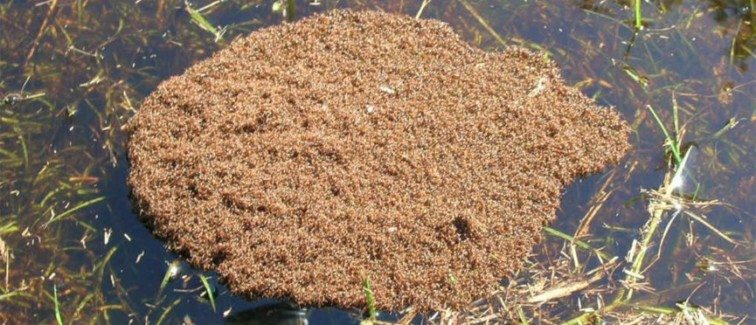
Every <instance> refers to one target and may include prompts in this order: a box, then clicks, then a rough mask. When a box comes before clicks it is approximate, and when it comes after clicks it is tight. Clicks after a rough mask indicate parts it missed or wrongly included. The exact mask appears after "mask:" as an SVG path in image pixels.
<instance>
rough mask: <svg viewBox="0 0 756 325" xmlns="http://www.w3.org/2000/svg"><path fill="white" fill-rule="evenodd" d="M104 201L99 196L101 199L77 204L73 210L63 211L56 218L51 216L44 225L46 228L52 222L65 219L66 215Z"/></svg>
mask: <svg viewBox="0 0 756 325" xmlns="http://www.w3.org/2000/svg"><path fill="white" fill-rule="evenodd" d="M104 200H105V197H104V196H101V197H98V198H95V199H91V200H89V201H86V202H84V203H81V204H79V205H77V206H75V207H73V208H71V209H68V210H66V211H64V212H63V213H61V214H59V215H57V216H53V217H52V218H50V220H49V221H48V222H47V224H46V225H47V226H49V225H50V224H51V223H53V222H55V221H58V220H60V219H63V218H65V217H66V216H68V215H70V214H72V213H74V212H76V211H79V210H81V209H84V208H86V207H89V206H91V205H94V204H96V203H100V202H102V201H104Z"/></svg>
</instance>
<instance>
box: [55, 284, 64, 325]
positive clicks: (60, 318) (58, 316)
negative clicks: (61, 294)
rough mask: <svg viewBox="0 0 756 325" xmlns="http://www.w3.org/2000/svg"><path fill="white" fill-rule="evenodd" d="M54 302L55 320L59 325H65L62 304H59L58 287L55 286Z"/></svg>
mask: <svg viewBox="0 0 756 325" xmlns="http://www.w3.org/2000/svg"><path fill="white" fill-rule="evenodd" d="M53 302H54V303H55V320H56V321H57V322H58V325H63V316H62V315H61V314H60V303H59V302H58V286H57V285H55V284H53Z"/></svg>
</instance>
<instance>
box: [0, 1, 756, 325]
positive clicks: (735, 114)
mask: <svg viewBox="0 0 756 325" xmlns="http://www.w3.org/2000/svg"><path fill="white" fill-rule="evenodd" d="M337 6H338V7H350V8H360V9H362V8H371V9H381V10H385V11H390V12H403V13H407V14H410V15H415V14H416V13H417V12H418V10H419V8H420V7H421V4H420V2H419V1H418V2H409V1H387V2H359V1H342V2H330V1H322V3H320V4H319V5H313V4H311V3H309V2H296V3H294V2H291V3H289V4H284V5H282V6H281V7H280V8H288V9H287V14H288V17H283V16H282V12H280V11H279V12H274V11H272V10H271V9H272V7H273V4H272V3H271V2H265V3H258V2H248V1H216V2H211V1H203V2H196V3H193V6H192V8H193V9H196V10H200V11H201V13H202V15H203V16H204V17H205V19H207V21H208V22H209V24H210V25H209V26H210V27H207V26H204V29H203V26H202V22H201V20H199V19H198V18H197V17H196V16H195V18H194V19H193V18H192V16H191V15H190V14H189V11H188V10H187V7H186V5H185V4H184V3H183V2H179V1H176V0H159V1H136V2H135V1H108V2H102V3H89V2H84V1H71V2H69V1H65V2H64V1H54V0H53V1H46V2H40V3H39V4H35V3H32V2H10V3H4V4H0V98H2V101H1V102H0V143H1V144H2V145H1V146H0V239H2V241H0V253H3V254H0V255H2V257H0V262H2V263H0V265H3V266H5V267H4V268H2V269H3V271H0V273H2V274H3V277H4V278H5V279H4V280H3V281H0V320H7V321H11V322H40V321H42V322H47V323H51V322H55V321H56V309H57V310H59V311H60V314H61V318H63V319H64V321H65V322H69V321H82V320H90V319H91V320H95V321H96V322H101V321H108V322H113V323H127V322H129V321H132V322H138V323H141V322H147V321H149V322H160V321H164V322H168V323H180V322H188V321H191V322H193V323H196V324H202V323H216V322H221V321H227V322H229V323H252V324H255V323H260V324H270V323H281V324H303V323H307V322H310V323H316V324H320V323H355V322H357V321H358V320H359V317H360V312H359V311H339V310H335V309H309V310H298V309H295V308H291V307H290V306H288V305H286V304H279V303H277V302H273V301H268V300H254V299H253V300H252V301H248V300H245V299H242V298H240V297H235V296H233V295H231V294H230V293H229V292H228V291H227V289H226V288H225V287H224V286H222V285H221V284H219V283H217V279H216V277H215V276H214V274H212V273H209V272H204V273H203V272H199V271H197V270H194V269H191V268H189V267H187V266H186V265H185V264H180V265H181V267H179V269H178V272H177V274H176V275H175V277H169V280H168V282H166V283H165V286H164V288H162V289H161V283H162V282H163V279H164V278H165V274H166V272H167V270H168V268H169V264H170V263H171V262H172V261H174V260H177V259H178V260H180V258H178V256H176V255H175V254H172V253H170V252H169V250H167V249H166V248H165V247H164V245H163V243H162V242H161V241H159V240H158V239H156V238H154V237H153V236H152V235H151V234H150V232H149V230H148V229H146V227H145V226H144V225H143V224H142V223H140V222H139V220H138V217H137V216H136V214H135V211H133V210H132V205H131V202H130V200H129V196H128V188H126V186H125V179H126V175H127V172H128V170H127V161H126V160H125V155H124V150H123V141H124V136H123V133H122V132H121V130H120V128H121V127H122V126H123V124H124V123H125V122H126V121H127V120H128V118H129V117H131V116H133V114H134V113H135V112H136V110H138V107H139V103H140V101H141V100H142V99H143V98H144V97H145V96H147V95H148V94H149V93H150V91H152V90H153V89H154V88H155V87H156V86H157V84H158V83H159V82H160V81H162V80H165V79H166V78H168V77H169V76H172V75H176V74H180V73H181V72H182V71H183V70H184V69H185V68H186V67H188V66H190V65H191V64H193V63H195V62H197V61H198V60H201V59H203V58H206V57H208V56H209V55H210V54H212V53H213V52H214V51H216V50H217V49H219V48H222V47H224V45H225V44H228V42H229V41H230V40H232V39H234V38H235V37H238V36H241V35H245V34H247V33H249V32H251V31H254V30H255V29H258V28H260V27H264V26H269V25H273V24H278V23H281V22H282V21H285V20H295V19H297V18H298V17H302V16H306V15H309V14H312V13H314V12H319V11H324V10H328V9H330V8H333V7H337ZM750 6H751V3H750V2H748V1H703V0H695V1H693V0H687V1H686V0H684V1H665V0H662V1H652V2H648V3H646V2H644V3H643V6H642V9H643V15H644V16H643V17H644V19H643V22H644V23H645V25H646V26H645V29H644V30H643V31H641V32H639V33H636V30H635V29H634V27H633V24H634V21H633V19H634V16H633V10H632V8H631V7H632V2H625V1H605V2H593V1H562V0H559V1H551V2H549V3H545V2H536V1H512V2H479V1H469V0H466V1H462V0H457V1H436V0H434V1H431V2H430V3H429V4H428V5H427V6H426V7H425V8H424V10H423V12H422V16H423V17H427V18H437V19H440V20H443V21H445V22H448V23H449V24H451V25H452V27H453V28H454V29H455V30H456V31H457V32H458V33H460V34H461V35H462V36H463V38H464V39H466V40H467V41H468V42H470V43H472V44H474V45H476V46H478V47H482V48H485V49H489V50H495V49H500V48H502V47H504V46H509V45H518V46H524V47H528V48H531V49H535V50H540V51H543V52H544V53H545V55H547V56H548V57H549V58H551V59H552V60H554V61H556V62H557V63H558V65H559V66H560V67H561V68H562V69H563V74H564V77H565V79H566V80H567V81H568V83H570V84H574V85H576V86H577V87H579V88H581V89H582V91H583V92H584V93H585V94H587V95H588V96H591V97H593V98H595V99H596V100H597V101H598V102H599V103H601V104H603V105H611V106H614V107H615V108H616V109H618V110H619V111H620V112H621V113H622V114H623V115H624V116H625V118H626V119H627V120H628V121H630V122H631V123H633V126H634V129H635V130H636V132H635V133H634V134H633V137H634V139H633V140H634V145H635V150H634V151H633V152H632V153H631V154H629V155H628V157H627V158H626V159H625V161H623V163H622V164H620V165H618V166H615V167H611V168H609V169H607V170H606V171H605V172H604V173H603V174H601V175H594V176H590V177H587V178H585V179H583V180H581V181H579V182H576V183H575V184H573V185H572V186H571V187H569V188H568V189H567V191H566V193H565V195H564V198H563V204H562V210H561V211H560V213H559V216H558V220H557V221H556V222H555V223H554V224H553V225H552V228H554V229H557V230H559V231H561V232H562V233H564V234H567V235H573V234H580V235H582V236H580V238H581V239H582V240H583V241H584V242H586V243H588V244H589V245H591V246H592V247H596V248H601V250H602V251H603V252H605V253H606V254H608V255H610V256H619V257H621V258H622V257H625V256H626V255H627V252H628V251H632V249H633V246H632V243H633V241H634V240H636V239H638V238H639V236H640V235H641V233H642V231H641V230H639V229H641V227H642V226H643V225H644V224H645V223H646V221H647V220H648V218H649V212H648V209H647V207H648V204H649V197H648V196H647V195H646V194H643V192H642V191H641V190H642V189H647V190H651V189H656V188H659V187H660V186H661V185H662V184H663V179H664V175H665V173H666V172H667V171H668V170H670V168H671V167H669V164H668V163H667V161H669V159H668V158H669V155H666V154H665V151H664V149H663V148H662V144H663V143H664V139H665V136H664V134H662V132H661V131H660V128H659V126H658V124H657V123H656V121H655V120H654V119H653V118H652V116H651V115H650V113H649V112H650V111H649V110H648V109H647V107H648V106H651V107H653V108H654V109H655V111H656V112H658V113H659V116H660V119H661V120H662V121H663V123H664V124H665V125H666V128H667V129H668V131H669V132H670V133H671V136H672V137H673V138H679V139H681V143H682V144H683V147H684V148H691V149H690V150H691V151H690V154H689V157H688V160H687V162H686V164H685V165H684V169H683V172H682V173H680V175H681V176H680V178H679V180H677V182H678V183H679V185H680V186H678V187H677V188H676V192H675V194H677V195H679V196H680V197H683V198H685V199H686V200H688V201H685V202H687V203H685V204H686V205H685V206H686V208H685V209H689V210H685V211H690V212H691V213H692V214H695V216H696V217H698V218H701V219H696V218H694V217H691V216H688V215H686V214H684V213H681V214H679V215H678V216H677V217H675V218H674V219H673V218H672V216H673V215H674V214H673V213H669V214H668V215H667V216H666V217H665V218H664V219H663V220H662V223H661V224H660V228H659V234H658V235H657V236H656V237H655V239H656V240H655V241H654V242H655V243H659V239H660V238H659V237H663V238H664V240H663V245H662V247H661V249H660V248H659V247H656V246H654V247H652V248H651V249H650V250H649V253H648V254H649V256H650V260H653V264H651V266H650V267H649V268H648V269H644V270H643V271H644V275H645V279H644V280H645V281H644V282H645V286H646V287H648V288H653V289H654V290H655V291H656V292H657V294H658V296H657V298H656V299H652V298H650V297H654V296H653V295H648V294H643V293H642V290H641V291H640V292H641V293H637V294H636V295H635V297H637V299H638V300H637V301H635V302H637V303H638V304H645V303H649V304H654V305H655V306H662V307H665V308H672V307H675V303H676V302H678V301H680V300H686V299H690V301H692V302H693V303H695V304H697V305H700V306H703V307H707V308H710V309H717V310H720V311H721V312H723V313H726V314H728V315H735V316H737V317H746V319H747V321H753V317H754V316H756V315H755V314H754V310H753V308H752V304H751V303H750V301H752V299H753V296H754V293H753V288H751V284H752V283H753V277H752V275H751V273H753V272H750V270H751V269H752V268H753V267H754V264H753V261H751V260H752V257H753V256H754V254H753V253H754V252H753V249H752V243H753V239H752V238H753V237H752V236H753V235H752V233H753V224H754V223H753V221H752V220H753V216H754V213H756V211H754V206H753V205H752V204H750V200H751V198H752V196H753V188H754V183H756V178H754V170H753V168H754V167H753V166H756V164H755V163H754V162H755V161H754V155H753V154H752V152H753V148H754V143H753V140H754V138H755V137H754V135H756V134H755V133H754V123H753V122H754V118H753V114H754V111H753V108H754V107H755V105H754V104H755V103H754V97H753V95H752V94H754V93H756V78H754V77H756V75H755V74H754V72H753V71H752V65H753V64H754V62H755V60H754V54H753V51H754V43H755V42H756V41H754V36H753V28H754V27H753V25H752V21H751V20H752V17H753V8H751V7H750ZM220 31H224V32H223V34H222V39H219V41H218V42H216V41H215V39H216V38H217V37H216V36H217V35H219V34H220ZM673 108H674V109H673ZM675 112H677V113H676V114H674V113H675ZM675 116H677V118H675ZM675 121H677V122H675ZM687 144H695V145H694V146H687ZM686 146H687V147H686ZM678 183H675V184H678ZM714 200H716V201H718V203H717V204H710V205H706V204H703V203H702V202H710V201H714ZM701 220H703V222H702V221H701ZM662 233H663V234H664V235H663V236H662V235H661V234H662ZM547 238H548V240H547V241H546V242H545V243H544V244H543V245H540V246H539V247H537V248H536V249H535V251H536V252H537V254H536V255H537V256H536V257H535V259H536V260H537V261H541V262H542V263H543V264H544V265H547V266H548V265H550V264H549V263H555V262H554V260H555V259H557V258H559V257H560V256H563V255H565V254H560V253H559V251H560V250H562V248H563V247H564V245H565V241H564V240H563V239H560V238H557V237H553V236H549V237H547ZM728 239H729V240H728ZM733 242H735V243H736V244H733ZM586 254H588V253H585V252H579V253H577V254H576V255H580V256H579V257H578V259H580V258H583V257H584V256H585V255H586ZM566 255H569V254H566ZM11 257H12V258H11ZM654 257H658V258H654ZM591 261H592V262H589V263H587V264H590V265H591V266H595V265H596V264H597V262H596V261H595V259H591ZM647 265H648V264H647ZM628 267H629V266H627V265H625V266H623V268H624V269H628ZM623 268H619V269H618V270H616V272H614V273H611V274H610V275H609V276H608V277H609V279H610V280H609V281H604V282H601V283H600V284H597V286H599V288H601V290H598V291H599V292H603V291H606V292H607V295H608V296H607V297H604V298H605V299H606V300H607V301H609V299H610V298H609V297H610V296H611V294H612V292H614V291H612V290H610V289H611V288H616V287H618V286H621V282H619V281H620V280H622V279H624V278H625V275H624V274H623V273H622V270H623ZM200 274H204V275H205V276H208V277H209V284H210V286H211V287H214V288H215V291H216V292H217V296H215V298H214V303H215V305H216V308H215V310H213V307H212V306H211V303H210V302H209V299H207V298H205V296H203V293H205V291H206V290H205V286H204V285H203V283H202V282H201V280H200V278H199V275H200ZM170 278H174V279H172V280H171V279H170ZM56 296H57V299H56ZM56 300H57V304H56V302H55V301H56ZM651 300H653V302H649V301H651ZM558 301H559V303H560V307H554V306H551V307H542V308H541V309H540V310H541V311H543V314H548V316H544V315H542V316H540V317H550V318H552V319H562V320H565V319H569V318H571V317H575V316H578V315H580V313H581V312H580V311H579V310H578V307H583V308H599V305H598V303H597V300H596V295H595V294H585V295H583V294H573V295H571V296H567V297H565V298H563V299H561V300H558ZM56 305H57V307H56ZM533 310H534V309H532V308H531V307H529V306H525V307H524V308H523V313H524V314H525V315H526V317H534V315H536V314H534V313H533ZM636 313H637V312H636ZM392 317H394V316H392V315H386V318H387V319H396V318H395V317H394V318H392ZM618 319H619V318H618Z"/></svg>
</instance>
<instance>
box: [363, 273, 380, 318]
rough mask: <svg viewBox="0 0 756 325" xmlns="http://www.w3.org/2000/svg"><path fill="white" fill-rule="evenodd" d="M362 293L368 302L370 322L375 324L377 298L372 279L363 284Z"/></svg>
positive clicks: (367, 279)
mask: <svg viewBox="0 0 756 325" xmlns="http://www.w3.org/2000/svg"><path fill="white" fill-rule="evenodd" d="M362 292H363V293H364V294H365V301H366V302H367V307H368V315H369V318H368V321H370V322H371V323H375V320H376V318H377V316H376V315H377V312H376V310H375V296H374V294H373V287H372V284H371V283H370V278H366V279H365V281H363V282H362Z"/></svg>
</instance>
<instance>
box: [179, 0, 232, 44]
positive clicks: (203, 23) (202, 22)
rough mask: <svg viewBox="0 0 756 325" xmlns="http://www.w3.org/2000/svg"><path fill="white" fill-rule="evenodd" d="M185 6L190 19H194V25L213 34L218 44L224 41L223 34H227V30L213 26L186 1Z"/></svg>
mask: <svg viewBox="0 0 756 325" xmlns="http://www.w3.org/2000/svg"><path fill="white" fill-rule="evenodd" d="M184 4H185V5H186V12H188V13H189V17H190V18H191V19H192V22H193V23H195V24H196V25H197V26H199V27H200V28H202V29H203V30H205V31H206V32H208V33H211V34H213V36H215V41H216V42H217V41H219V40H222V39H223V34H224V33H225V32H226V30H225V28H224V29H221V30H218V28H216V27H215V26H213V24H211V23H210V22H209V21H208V20H207V18H205V16H203V15H202V13H200V11H199V10H196V9H194V8H192V6H191V5H190V4H189V2H188V1H184Z"/></svg>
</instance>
